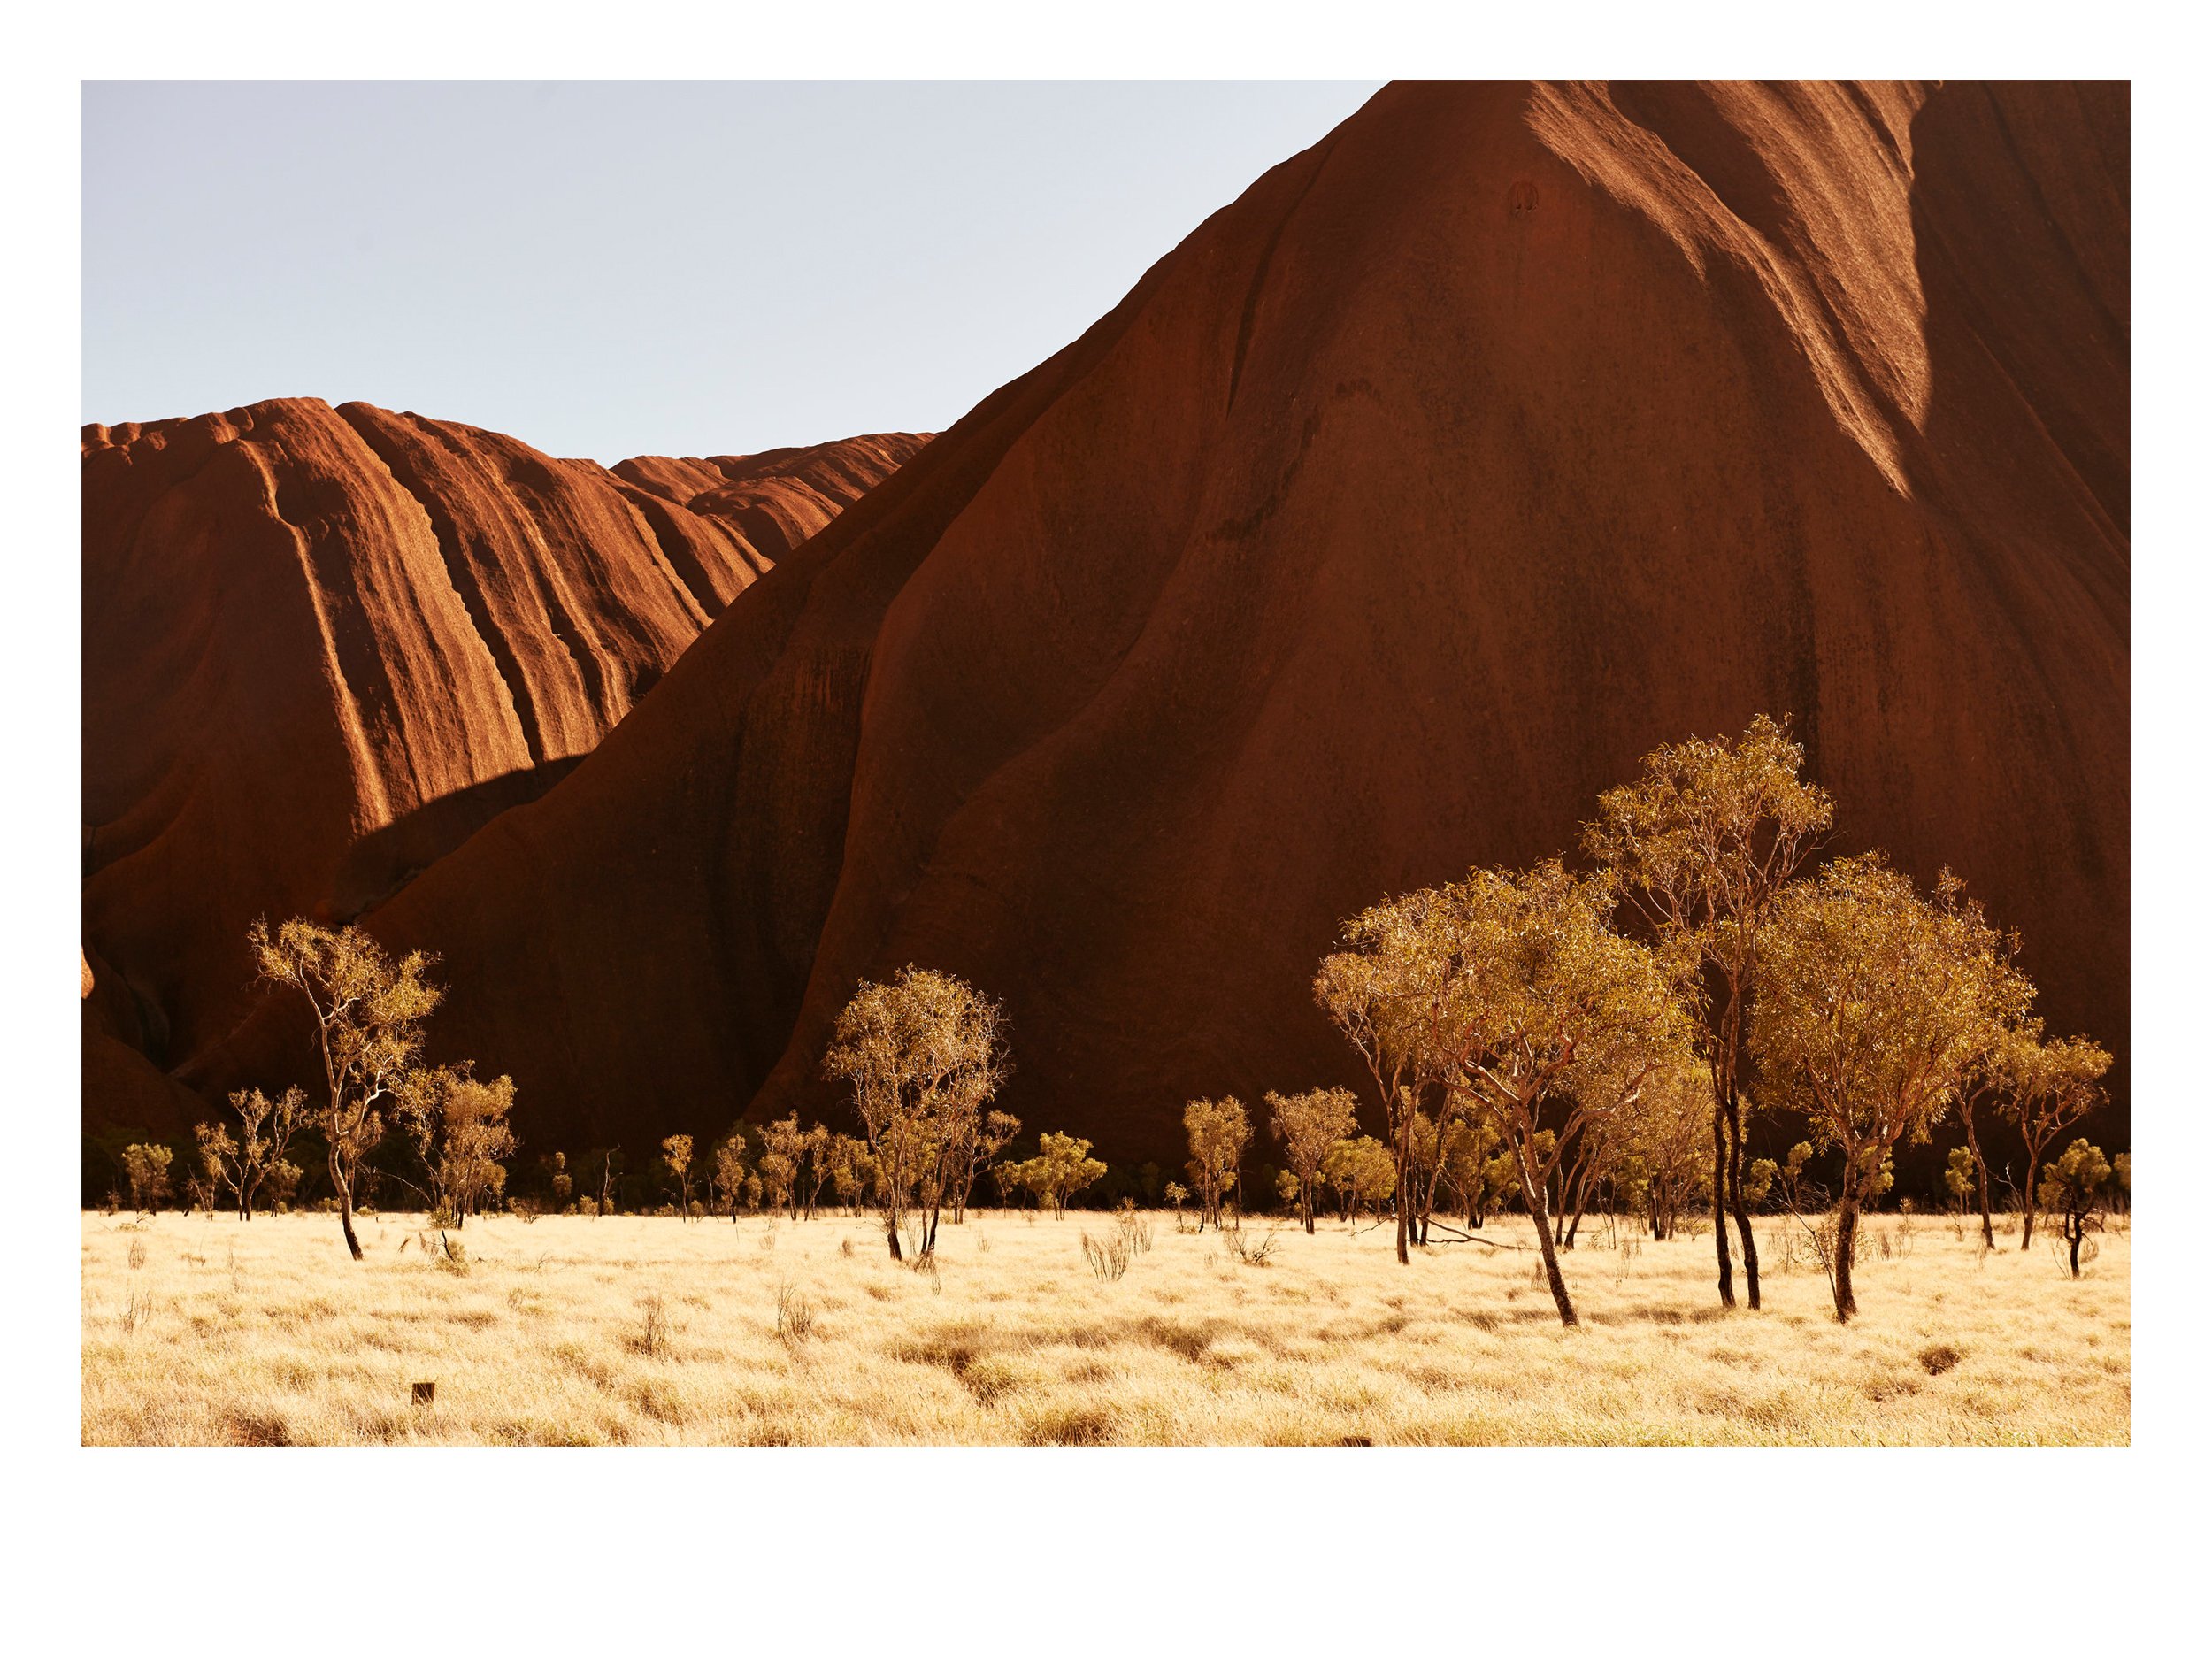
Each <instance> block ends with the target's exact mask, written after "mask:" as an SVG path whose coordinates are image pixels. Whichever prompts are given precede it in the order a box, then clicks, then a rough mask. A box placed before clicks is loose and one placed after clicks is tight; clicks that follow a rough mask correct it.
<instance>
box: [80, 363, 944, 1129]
mask: <svg viewBox="0 0 2212 1659" xmlns="http://www.w3.org/2000/svg"><path fill="white" fill-rule="evenodd" d="M919 442H920V440H918V439H916V438H912V437H910V436H907V435H905V434H895V435H891V436H886V437H878V438H864V439H858V440H852V441H849V442H847V443H841V444H832V445H826V446H822V447H821V448H820V449H803V450H788V451H780V452H778V457H777V458H776V459H775V463H774V466H775V469H776V470H774V471H767V470H758V469H757V470H756V471H755V472H748V473H747V474H745V476H746V477H747V478H748V479H749V480H751V481H750V482H749V488H752V489H754V490H755V491H756V492H757V495H758V496H759V498H760V500H761V502H762V503H764V505H763V506H762V507H760V508H758V509H757V510H756V511H774V512H776V513H779V514H780V515H781V516H782V517H783V518H786V519H787V520H789V522H791V523H792V524H795V525H797V524H804V525H808V526H815V527H818V525H819V524H820V523H824V522H826V521H827V519H828V518H831V517H833V516H834V514H835V512H836V511H837V510H838V508H839V507H840V506H841V505H842V504H843V503H845V502H848V501H849V500H851V499H852V498H853V497H854V496H856V495H858V494H859V493H860V492H861V491H862V490H864V489H865V488H867V487H868V486H869V485H870V484H871V483H872V482H874V481H877V480H879V479H880V478H881V477H882V476H883V475H885V474H886V473H887V472H890V471H892V470H893V469H895V467H896V466H897V465H898V463H899V461H900V460H901V459H902V458H903V457H905V456H906V455H910V454H911V453H912V452H913V451H914V449H916V448H918V445H919ZM83 451H84V593H85V623H84V648H85V680H84V685H85V700H84V757H85V778H84V795H85V798H84V826H85V827H84V837H83V840H84V872H85V883H84V927H85V937H86V940H87V941H88V950H89V955H90V957H91V958H92V959H93V960H96V961H98V962H100V963H101V964H102V966H101V967H100V968H99V969H98V970H95V969H94V968H93V967H92V966H91V965H89V963H88V966H87V970H86V971H87V972H88V974H89V975H91V976H92V979H93V980H94V981H95V984H96V987H98V994H97V995H95V993H94V992H93V991H91V990H88V994H87V997H88V1002H87V1008H88V1012H87V1022H88V1024H87V1044H88V1047H87V1067H88V1080H87V1107H88V1119H89V1118H103V1119H107V1120H111V1121H122V1120H124V1117H125V1114H124V1112H123V1110H122V1109H121V1108H120V1107H118V1108H117V1109H115V1110H106V1109H104V1108H101V1107H99V1105H98V1099H97V1098H96V1097H106V1098H112V1097H114V1096H115V1094H116V1093H117V1086H116V1084H115V1081H114V1079H116V1078H117V1077H118V1076H119V1075H120V1074H124V1073H128V1072H129V1071H131V1069H132V1068H131V1064H130V1061H129V1058H127V1055H126V1054H119V1053H113V1052H110V1051H109V1048H120V1049H122V1050H125V1051H127V1054H128V1055H134V1056H140V1057H142V1064H143V1067H144V1069H145V1071H147V1072H148V1074H149V1075H148V1076H147V1077H144V1078H140V1079H137V1085H138V1087H137V1089H136V1091H135V1092H136V1093H137V1094H152V1095H158V1094H163V1093H164V1092H165V1089H166V1087H167V1085H166V1081H165V1079H161V1077H160V1075H159V1074H160V1072H162V1071H168V1070H184V1071H188V1070H189V1066H190V1064H191V1062H192V1059H193V1056H196V1055H197V1054H198V1053H199V1052H200V1051H201V1050H202V1049H203V1048H205V1047H206V1045H207V1044H208V1043H209V1042H210V1041H219V1040H221V1039H223V1038H225V1037H227V1035H228V1033H230V1031H231V1030H232V1028H233V1027H234V1025H235V1024H236V1023H237V1021H238V1020H239V1018H241V1017H242V1016H243V1015H244V1014H245V1013H246V1012H247V1011H248V1010H249V1009H250V1007H251V1006H252V999H251V998H250V996H249V995H248V986H247V984H246V980H247V979H248V978H249V977H250V972H251V968H250V963H249V962H248V959H247V956H246V951H245V945H244V929H245V926H246V925H247V923H248V922H249V921H250V920H251V919H252V918H254V917H256V916H260V915H268V916H271V917H279V916H282V915H287V914H298V913H305V914H314V915H319V916H323V917H326V918H327V917H335V918H342V919H345V918H351V917H352V916H353V915H355V914H356V913H357V912H358V911H360V910H363V909H364V908H365V907H367V906H369V905H372V904H373V903H375V902H378V901H380V900H381V899H382V898H384V897H386V896H388V895H389V893H390V892H392V891H394V890H395V889H396V888H397V887H399V886H401V885H403V883H404V882H405V881H406V880H407V879H409V878H410V877H411V875H412V874H413V873H414V872H416V871H418V870H419V869H420V868H422V867H423V866H425V865H427V864H430V863H432V862H434V860H435V859H436V858H437V857H439V856H441V855H442V854H443V853H445V852H447V851H449V850H450V849H452V848H453V847H455V846H457V845H458V844H459V843H460V842H461V841H463V840H465V838H466V837H467V835H468V834H469V833H471V832H472V831H473V830H474V829H475V828H476V827H477V826H479V825H480V824H481V823H482V822H484V821H485V820H486V819H487V818H489V817H491V816H492V815H493V814H494V813H495V812H496V811H498V810H501V809H502V808H503V807H505V806H507V805H510V804H511V803H514V802H516V801H519V800H526V799H528V798H530V797H531V796H532V795H535V794H538V793H541V791H542V790H543V789H544V788H545V787H549V784H550V782H551V781H552V780H553V779H555V778H557V776H558V775H559V774H560V773H561V772H564V771H565V770H566V769H567V767H568V766H570V765H572V764H573V763H574V762H575V760H576V759H578V758H579V757H581V756H582V755H584V754H585V753H586V752H588V750H589V749H592V748H593V747H594V746H595V745H596V744H597V743H598V741H600V740H601V739H602V738H603V737H604V736H605V735H606V733H608V732H609V731H610V730H611V729H612V728H613V726H614V725H615V723H616V722H617V721H618V720H620V719H621V718H622V717H623V716H624V715H626V713H628V712H629V710H630V709H631V708H632V706H633V705H634V703H635V702H636V700H637V699H638V697H639V696H641V695H642V694H643V693H644V691H645V690H646V689H647V688H648V687H650V686H651V685H652V683H653V682H654V681H655V680H657V679H658V678H659V677H660V675H661V674H662V673H663V672H665V671H666V669H667V667H668V665H669V664H671V663H672V662H673V661H674V660H675V659H676V657H677V656H678V655H679V654H680V652H682V651H683V649H685V648H686V647H687V646H688V645H689V644H690V643H691V641H693V640H694V639H695V638H696V637H697V635H698V634H699V632H700V630H701V629H703V628H704V627H705V626H707V624H708V622H709V621H710V620H711V619H712V618H714V617H716V616H718V615H719V614H721V612H722V611H724V610H725V609H726V607H727V605H728V604H729V602H730V601H731V600H732V599H733V598H734V597H735V596H736V595H738V594H739V593H740V592H741V591H742V590H743V589H744V588H746V587H748V586H749V585H750V584H751V583H752V582H753V581H754V580H757V577H758V575H759V573H760V572H762V571H764V570H766V569H768V568H770V566H771V565H772V563H773V561H774V559H775V558H776V557H779V556H780V554H781V553H782V552H783V551H784V550H785V549H786V547H787V544H788V543H787V539H786V538H785V536H784V535H783V534H781V533H780V532H779V533H776V534H770V535H768V536H767V537H765V538H762V537H760V536H757V535H755V534H750V533H749V531H748V529H747V528H746V526H744V525H742V524H741V523H740V522H739V521H738V520H737V518H735V517H734V516H725V515H722V514H720V513H718V512H716V511H712V510H707V511H694V510H693V509H691V508H690V507H688V506H687V505H686V504H685V503H683V502H682V501H680V500H678V501H672V500H670V499H668V498H667V497H666V496H665V495H661V494H656V493H650V492H648V491H646V490H644V489H641V488H639V487H638V486H637V485H636V484H635V483H634V482H632V481H631V480H630V479H628V478H626V477H624V476H620V475H618V474H616V473H612V472H608V471H607V470H606V469H604V468H602V467H600V466H598V465H595V464H593V463H590V462H583V461H562V460H556V459H553V458H552V457H548V456H545V455H541V454H540V453H539V452H538V451H536V450H534V449H530V448H529V447H528V446H527V445H526V444H522V443H518V442H516V441H515V440H513V439H511V438H505V437H502V436H500V435H499V434H495V433H488V432H481V431H478V430H476V429H474V428H472V427H468V426H456V425H453V424H451V423H449V422H442V421H435V420H429V419H424V418H422V417H420V416H417V415H403V414H393V413H391V412H389V411H385V410H380V409H374V408H372V407H370V406H369V405H367V404H365V403H348V404H345V405H343V406H342V407H340V408H337V409H333V408H331V407H329V406H328V405H327V404H325V403H319V402H317V401H314V400H311V399H291V400H284V401H280V402H274V403H257V404H255V405H253V406H251V407H250V408H246V409H239V410H233V411H229V412H228V413H227V414H221V415H210V416H203V417H201V418H199V419H192V420H174V421H163V422H159V423H155V424H151V425H148V426H118V427H114V428H107V427H101V426H93V427H88V428H87V429H86V431H85V434H84V439H83ZM626 465H629V464H626ZM727 486H728V480H727V479H726V478H723V477H722V476H721V475H720V474H717V475H716V486H715V487H716V488H726V487H727ZM96 1038H97V1040H98V1042H97V1043H96V1041H95V1039H96ZM101 1044H105V1045H108V1046H109V1047H108V1048H100V1056H101V1064H100V1065H99V1067H98V1068H97V1071H98V1076H99V1078H100V1079H106V1080H105V1081H104V1082H103V1081H96V1079H95V1076H94V1071H95V1068H94V1064H93V1056H94V1052H95V1048H97V1047H99V1045H101Z"/></svg>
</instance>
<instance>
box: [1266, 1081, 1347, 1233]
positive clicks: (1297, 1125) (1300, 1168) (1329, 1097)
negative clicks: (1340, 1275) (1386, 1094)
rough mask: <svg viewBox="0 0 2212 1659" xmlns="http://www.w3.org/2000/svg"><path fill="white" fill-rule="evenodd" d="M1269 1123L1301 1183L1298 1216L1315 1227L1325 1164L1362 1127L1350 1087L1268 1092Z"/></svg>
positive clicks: (1310, 1227)
mask: <svg viewBox="0 0 2212 1659" xmlns="http://www.w3.org/2000/svg"><path fill="white" fill-rule="evenodd" d="M1267 1106H1268V1112H1269V1118H1268V1124H1269V1127H1270V1128H1271V1129H1272V1130H1273V1132H1274V1135H1275V1139H1276V1141H1278V1142H1279V1143H1280V1144H1281V1146H1282V1148H1283V1161H1284V1162H1285V1163H1286V1164H1288V1165H1289V1169H1288V1171H1286V1172H1287V1173H1288V1174H1289V1176H1290V1177H1291V1179H1293V1180H1294V1182H1296V1184H1297V1192H1298V1218H1299V1220H1300V1221H1301V1222H1302V1223H1303V1224H1304V1225H1305V1229H1306V1231H1307V1232H1308V1233H1311V1232H1312V1231H1313V1211H1314V1197H1315V1194H1316V1193H1317V1191H1318V1189H1319V1187H1320V1185H1321V1166H1322V1164H1324V1163H1325V1161H1326V1160H1327V1158H1328V1156H1329V1153H1330V1151H1331V1150H1332V1149H1333V1148H1334V1147H1335V1146H1336V1144H1337V1142H1339V1141H1344V1140H1348V1139H1349V1138H1350V1137H1351V1136H1352V1135H1354V1134H1355V1133H1357V1132H1358V1129H1359V1113H1358V1110H1357V1106H1356V1102H1355V1101H1354V1100H1353V1098H1352V1092H1351V1090H1349V1089H1342V1088H1316V1089H1308V1090H1307V1091H1306V1092H1305V1093H1303V1094H1273V1093H1270V1094H1268V1096H1267Z"/></svg>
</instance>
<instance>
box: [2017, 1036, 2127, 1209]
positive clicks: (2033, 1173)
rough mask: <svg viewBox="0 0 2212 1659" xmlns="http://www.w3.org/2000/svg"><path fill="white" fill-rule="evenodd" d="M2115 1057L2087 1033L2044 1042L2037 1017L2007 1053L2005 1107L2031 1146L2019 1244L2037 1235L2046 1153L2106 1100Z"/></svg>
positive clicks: (2022, 1194)
mask: <svg viewBox="0 0 2212 1659" xmlns="http://www.w3.org/2000/svg"><path fill="white" fill-rule="evenodd" d="M2111 1069H2112V1056H2111V1055H2110V1054H2108V1053H2107V1052H2106V1051H2105V1049H2104V1048H2101V1047H2100V1046H2099V1045H2098V1044H2096V1043H2094V1042H2092V1041H2090V1040H2089V1039H2088V1038H2086V1037H2061V1038H2055V1039H2052V1040H2050V1041H2045V1040H2044V1038H2043V1035H2042V1026H2041V1022H2039V1021H2032V1022H2030V1024H2029V1026H2028V1028H2027V1029H2026V1030H2025V1031H2024V1032H2023V1033H2021V1036H2020V1039H2019V1041H2016V1042H2015V1043H2014V1044H2013V1045H2012V1047H2011V1048H2010V1050H2009V1052H2008V1056H2007V1071H2008V1082H2009V1085H2010V1094H2008V1097H2007V1099H2006V1101H2005V1105H2004V1110H2005V1111H2006V1114H2007V1115H2008V1116H2009V1117H2010V1118H2012V1120H2013V1121H2014V1122H2015V1123H2016V1124H2018V1125H2020V1138H2021V1139H2022V1140H2023V1141H2026V1142H2027V1147H2028V1179H2027V1180H2026V1181H2025V1182H2024V1183H2023V1184H2022V1186H2021V1188H2020V1248H2022V1249H2026V1248H2028V1245H2029V1243H2030V1242H2031V1241H2032V1240H2033V1239H2034V1237H2035V1207H2036V1203H2037V1202H2038V1194H2037V1191H2036V1181H2037V1179H2039V1170H2040V1167H2041V1165H2042V1163H2043V1156H2044V1153H2045V1152H2046V1151H2047V1149H2048V1148H2049V1147H2050V1145H2051V1143H2052V1142H2053V1141H2055V1140H2056V1139H2057V1138H2058V1137H2059V1135H2060V1134H2061V1133H2063V1132H2064V1131H2066V1130H2068V1129H2070V1128H2072V1127H2073V1126H2074V1125H2076V1124H2078V1123H2079V1122H2080V1121H2081V1120H2082V1119H2083V1118H2086V1117H2087V1116H2088V1115H2089V1114H2090V1113H2091V1112H2092V1111H2093V1110H2095V1109H2096V1108H2097V1107H2099V1106H2101V1105H2102V1104H2103V1103H2104V1099H2105V1093H2104V1089H2103V1087H2102V1081H2103V1078H2104V1075H2105V1073H2106V1072H2107V1071H2110V1070H2111Z"/></svg>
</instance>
